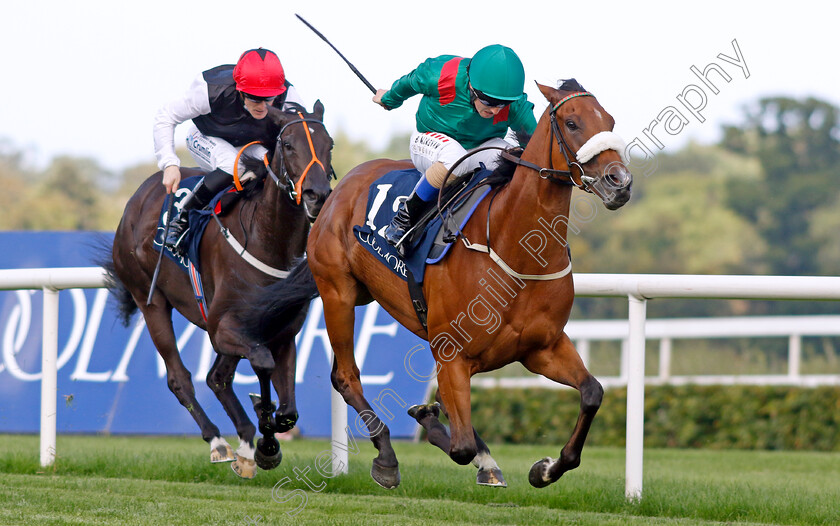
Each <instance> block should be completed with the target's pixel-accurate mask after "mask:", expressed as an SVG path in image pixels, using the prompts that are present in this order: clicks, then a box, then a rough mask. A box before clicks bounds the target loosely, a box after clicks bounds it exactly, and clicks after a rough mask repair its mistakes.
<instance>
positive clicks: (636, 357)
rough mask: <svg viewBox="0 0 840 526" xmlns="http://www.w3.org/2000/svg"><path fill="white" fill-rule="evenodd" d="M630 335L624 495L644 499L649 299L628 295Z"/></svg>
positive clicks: (628, 345) (632, 498) (633, 498)
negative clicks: (646, 346) (646, 349)
mask: <svg viewBox="0 0 840 526" xmlns="http://www.w3.org/2000/svg"><path fill="white" fill-rule="evenodd" d="M628 300H629V302H630V313H629V319H630V334H629V336H628V339H627V354H628V357H627V448H626V452H625V455H626V458H625V486H624V495H625V497H626V498H627V499H629V500H639V499H641V498H642V462H643V456H644V438H645V427H644V426H645V319H646V317H647V300H645V299H642V298H638V297H635V296H628Z"/></svg>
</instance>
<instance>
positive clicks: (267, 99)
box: [242, 92, 277, 104]
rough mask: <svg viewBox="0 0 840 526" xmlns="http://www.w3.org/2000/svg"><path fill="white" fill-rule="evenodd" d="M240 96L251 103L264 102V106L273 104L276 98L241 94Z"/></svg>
mask: <svg viewBox="0 0 840 526" xmlns="http://www.w3.org/2000/svg"><path fill="white" fill-rule="evenodd" d="M242 96H244V97H245V98H246V99H248V100H250V101H251V102H265V103H266V104H271V103H272V102H274V99H276V98H277V97H276V96H274V97H257V96H256V95H251V94H249V93H245V92H242Z"/></svg>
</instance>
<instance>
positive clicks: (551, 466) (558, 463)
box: [522, 333, 604, 488]
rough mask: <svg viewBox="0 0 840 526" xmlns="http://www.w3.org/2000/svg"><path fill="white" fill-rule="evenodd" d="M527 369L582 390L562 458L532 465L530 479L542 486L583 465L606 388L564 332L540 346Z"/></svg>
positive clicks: (562, 451) (528, 359)
mask: <svg viewBox="0 0 840 526" xmlns="http://www.w3.org/2000/svg"><path fill="white" fill-rule="evenodd" d="M522 363H523V364H524V365H525V367H527V368H528V370H530V371H532V372H535V373H537V374H541V375H543V376H545V377H546V378H549V379H551V380H554V381H555V382H559V383H562V384H565V385H569V386H571V387H574V388H575V389H577V390H578V391H579V392H580V412H579V413H578V419H577V422H576V423H575V428H574V430H573V431H572V436H571V437H570V438H569V441H568V442H566V445H565V446H563V449H562V450H561V451H560V458H558V459H556V460H555V459H552V458H550V457H546V458H544V459H542V460H539V461H537V462H536V463H534V465H533V466H532V467H531V472H530V473H529V475H528V481H529V482H530V483H531V485H532V486H534V487H537V488H542V487H545V486H548V485H549V484H551V483H553V482H555V481H557V479H559V478H560V477H561V476H562V475H563V473H565V472H566V471H569V470H570V469H574V468H576V467H578V466H579V465H580V455H581V451H582V450H583V444H584V442H585V441H586V435H587V434H588V433H589V427H590V426H591V425H592V420H593V419H594V418H595V413H597V412H598V408H600V407H601V399H602V398H603V396H604V389H603V388H602V387H601V384H600V383H599V382H598V380H596V379H595V377H594V376H592V375H591V374H590V373H589V371H588V370H587V369H586V367H585V366H584V365H583V361H582V360H581V359H580V356H579V355H578V353H577V351H576V350H575V346H574V345H573V344H572V342H571V340H569V337H568V336H566V334H565V333H564V334H563V337H562V339H561V340H560V342H559V343H558V344H557V345H556V346H555V347H554V348H548V349H541V350H539V351H536V352H534V353H532V354H530V355H528V356H527V357H526V358H525V359H523V360H522Z"/></svg>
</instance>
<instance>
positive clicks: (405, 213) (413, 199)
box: [385, 192, 432, 257]
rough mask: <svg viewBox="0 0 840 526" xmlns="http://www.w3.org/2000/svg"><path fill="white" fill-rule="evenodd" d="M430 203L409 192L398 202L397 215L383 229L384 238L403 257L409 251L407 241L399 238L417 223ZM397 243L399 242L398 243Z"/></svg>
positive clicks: (415, 193)
mask: <svg viewBox="0 0 840 526" xmlns="http://www.w3.org/2000/svg"><path fill="white" fill-rule="evenodd" d="M430 204H432V203H427V202H426V201H423V200H422V199H420V196H418V195H417V192H411V195H409V196H408V197H407V198H406V199H405V201H403V202H402V204H400V208H399V210H397V215H396V216H394V219H393V220H391V224H390V225H388V228H386V229H385V240H386V241H387V242H388V243H389V244H391V245H394V246H395V247H397V252H399V253H400V256H402V257H405V256H406V255H407V254H408V253H409V251H410V247H409V246H408V244H409V243H407V242H403V243H400V240H401V239H402V238H403V237H404V236H405V234H406V232H408V231H409V230H410V229H411V227H412V226H414V225H415V224H417V221H419V220H420V217H421V216H422V215H423V213H424V212H425V211H426V210H427V209H428V208H429V205H430ZM398 243H399V244H398Z"/></svg>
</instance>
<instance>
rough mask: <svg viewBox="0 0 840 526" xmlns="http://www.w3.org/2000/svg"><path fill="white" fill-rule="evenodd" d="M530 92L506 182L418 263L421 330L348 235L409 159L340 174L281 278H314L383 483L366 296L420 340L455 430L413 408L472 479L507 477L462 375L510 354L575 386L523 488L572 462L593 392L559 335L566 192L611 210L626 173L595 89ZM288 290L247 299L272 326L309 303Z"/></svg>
mask: <svg viewBox="0 0 840 526" xmlns="http://www.w3.org/2000/svg"><path fill="white" fill-rule="evenodd" d="M539 88H540V91H541V92H542V93H543V95H544V96H545V97H546V99H548V101H549V106H548V108H547V109H546V111H545V112H544V114H543V115H542V117H541V119H540V121H539V124H538V126H537V129H536V131H535V133H534V136H533V137H532V138H531V140H530V142H529V144H528V146H527V148H526V149H525V151H524V152H523V153H522V155H521V159H519V160H518V161H516V164H517V166H516V169H515V172H513V175H512V177H511V179H510V180H509V182H508V183H507V184H505V185H504V186H502V187H500V188H498V189H497V190H496V191H495V194H494V195H491V197H492V199H485V200H484V201H483V202H482V203H481V204H480V205H479V207H478V208H477V210H476V213H475V215H474V217H473V219H472V220H471V221H470V223H469V224H468V225H467V226H466V227H465V228H464V230H463V235H462V238H461V241H462V242H458V243H456V244H455V245H454V246H453V248H452V250H451V251H450V253H449V255H448V256H447V259H445V260H444V261H443V262H441V263H439V264H437V265H433V266H430V267H428V269H427V270H426V275H425V279H424V280H423V291H424V293H425V296H426V298H427V300H428V318H427V319H428V328H425V327H423V325H422V324H421V323H420V322H419V321H418V317H417V315H416V313H415V310H414V308H413V307H412V302H411V301H410V299H409V294H408V290H407V287H406V284H405V282H404V281H402V280H401V279H400V278H399V277H397V276H396V275H395V274H392V273H390V272H387V271H385V270H384V269H383V267H382V266H381V265H380V264H379V263H378V262H377V260H376V259H375V258H374V257H373V256H372V255H371V254H370V253H369V252H368V251H367V250H365V248H363V247H362V246H361V245H360V244H359V242H358V241H357V240H356V239H355V237H354V234H353V226H354V225H361V224H364V222H365V204H366V200H367V195H368V188H369V187H370V185H371V183H373V182H374V181H375V180H377V178H379V177H380V176H382V175H383V174H385V173H386V172H388V171H390V170H395V169H404V168H407V167H410V164H408V163H407V162H398V161H389V160H377V161H371V162H368V163H365V164H362V165H360V166H358V167H356V168H355V169H353V170H352V171H351V172H350V173H348V174H347V176H345V177H344V179H343V180H342V181H341V183H340V184H339V185H338V186H337V187H336V189H335V191H334V192H333V194H332V196H331V197H330V199H329V201H328V202H327V204H326V205H325V206H324V208H323V210H322V211H321V214H320V216H319V217H318V220H317V221H316V222H315V224H314V226H313V229H312V232H311V233H310V236H309V242H308V244H307V253H308V257H309V260H308V268H307V267H306V266H304V265H305V264H304V265H301V266H299V267H297V268H296V269H295V270H294V271H293V274H292V276H291V277H290V278H289V281H292V282H295V283H297V284H299V285H301V287H302V289H303V290H305V287H303V285H305V284H306V283H313V282H314V284H316V285H317V290H318V292H319V293H320V295H321V297H322V299H323V303H324V316H325V321H326V326H327V331H328V333H329V338H330V341H331V343H332V348H333V351H334V353H335V361H334V364H333V370H332V382H333V385H334V386H335V388H336V389H337V390H338V391H339V392H340V393H341V394H342V395H343V396H344V399H345V400H346V401H347V403H348V404H349V405H351V406H353V407H354V408H355V409H356V411H357V412H358V413H359V415H360V417H362V419H363V420H364V421H365V424H366V425H367V426H368V428H369V430H370V435H371V440H372V441H373V444H374V445H375V447H376V448H377V449H378V450H379V455H378V456H377V457H376V458H375V459H374V460H373V469H372V470H371V475H372V476H373V478H374V480H375V481H376V482H377V483H379V484H380V485H382V486H384V487H386V488H390V487H395V486H396V485H397V484H399V480H400V479H399V468H398V463H397V458H396V455H395V454H394V450H393V449H392V447H391V443H390V434H389V431H388V428H387V426H386V425H385V424H384V423H383V422H382V421H381V420H380V419H379V417H378V416H377V415H376V414H375V413H374V411H373V410H372V408H371V406H370V404H369V403H368V402H367V400H366V399H365V397H364V395H363V393H362V385H361V383H360V381H359V369H358V367H357V366H356V363H355V360H354V356H353V318H354V310H353V308H354V306H355V305H360V304H364V303H368V302H370V301H372V300H376V301H378V302H379V303H380V304H381V305H382V306H383V307H384V308H385V309H386V310H387V311H388V312H389V313H390V314H391V315H392V316H393V317H394V318H395V319H396V320H397V321H399V322H400V323H402V324H403V325H404V326H406V327H407V328H408V329H410V330H411V331H413V332H414V333H415V334H417V335H418V336H420V337H422V338H424V339H426V340H428V341H429V344H430V347H431V352H432V354H433V356H434V358H435V360H436V363H437V383H438V396H437V397H438V400H439V402H440V403H441V405H442V408H443V409H444V410H445V411H446V413H447V415H448V417H449V421H450V424H451V438H450V436H449V433H448V432H447V430H446V428H445V426H444V425H443V424H441V423H440V422H439V421H438V418H437V416H438V412H439V409H438V407H437V406H436V405H431V406H413V407H412V408H411V409H410V410H409V414H410V415H411V416H413V417H414V418H416V419H417V420H418V422H419V423H420V424H421V425H423V426H424V427H425V428H426V429H427V431H428V436H429V440H430V442H432V443H433V444H435V445H436V446H438V447H440V448H441V449H442V450H443V451H445V452H446V453H448V454H449V456H450V457H451V458H452V459H453V460H454V461H455V462H457V463H459V464H467V463H469V462H471V461H472V462H474V463H475V464H477V465H478V467H479V482H480V483H482V472H485V473H486V472H490V474H489V477H488V476H485V478H484V482H483V483H489V484H491V485H503V480H502V484H497V483H495V482H496V481H495V480H494V475H495V474H497V469H496V466H495V462H493V460H492V458H491V457H490V456H489V451H487V447H486V445H484V444H483V442H482V441H481V440H480V439H479V438H478V435H477V434H476V433H475V430H474V429H473V427H472V423H471V421H470V377H471V376H472V375H474V374H476V373H480V372H485V371H491V370H494V369H498V368H500V367H502V366H504V365H507V364H509V363H512V362H517V361H518V362H521V363H522V364H524V365H525V367H527V368H528V369H529V370H530V371H532V372H534V373H537V374H541V375H544V376H545V377H547V378H550V379H551V380H554V381H555V382H560V383H563V384H566V385H569V386H572V387H574V388H575V389H577V390H578V391H579V392H580V395H581V405H580V414H579V416H578V420H577V423H576V424H575V427H574V430H573V431H572V434H571V438H570V439H569V441H568V442H567V443H566V445H565V446H564V447H563V449H562V450H561V452H560V455H559V458H558V459H556V460H554V459H551V458H544V459H542V460H539V461H537V462H536V463H535V464H534V465H533V467H532V468H531V472H530V475H529V479H530V482H531V484H533V485H534V486H536V487H543V486H546V485H548V484H550V483H552V482H554V481H556V480H557V479H558V478H560V476H561V475H562V474H563V473H564V472H566V471H568V470H570V469H573V468H575V467H577V466H578V465H579V464H580V455H581V451H582V449H583V444H584V440H585V439H586V435H587V433H588V431H589V427H590V424H591V423H592V419H593V417H594V416H595V413H596V412H597V411H598V408H599V407H600V404H601V398H602V395H603V389H602V388H601V385H600V383H599V382H598V381H597V380H596V379H595V378H594V377H593V376H592V375H591V374H590V373H589V371H587V369H586V367H584V365H583V362H582V361H581V359H580V356H579V355H578V353H577V351H576V350H575V347H574V345H573V344H572V342H571V341H570V340H569V337H568V336H567V335H566V334H565V332H564V331H563V329H564V326H565V325H566V322H567V320H568V318H569V312H570V310H571V308H572V301H573V299H574V284H573V282H572V274H571V261H570V257H569V253H568V251H567V247H566V235H567V230H568V228H569V209H570V203H571V197H572V190H573V188H574V187H575V186H578V187H581V188H583V189H584V190H587V191H590V192H592V193H594V194H595V195H597V196H598V197H599V198H600V199H601V200H602V201H603V203H604V204H605V206H606V207H607V208H608V209H611V210H612V209H616V208H618V207H620V206H622V205H623V204H624V203H626V202H627V201H628V200H629V199H630V187H631V183H632V177H631V175H630V172H629V171H628V170H627V168H626V165H625V163H624V162H623V160H622V155H623V150H624V146H623V142H622V141H621V140H620V139H619V138H618V136H617V135H616V134H614V133H613V132H612V129H613V126H614V120H613V118H612V117H611V116H610V114H609V113H607V111H606V110H604V108H603V107H601V105H600V104H599V103H598V101H597V100H596V99H595V97H594V96H592V95H591V94H590V93H588V92H585V91H584V90H583V88H581V87H580V85H579V84H577V82H575V81H567V82H566V83H564V84H563V85H562V86H561V87H560V88H559V89H554V88H550V87H547V86H540V87H539ZM486 247H489V249H488V248H486ZM476 250H478V251H476ZM487 251H489V253H490V256H489V257H488V255H487V254H486V253H483V252H487ZM292 289H293V287H289V288H286V289H283V288H282V287H279V286H277V285H272V286H269V287H268V288H267V289H266V290H265V291H264V292H263V298H262V299H263V300H264V301H262V302H258V303H254V304H252V307H253V308H255V309H259V310H262V309H267V312H268V313H270V314H269V315H268V317H267V319H265V320H263V321H264V322H265V323H267V325H266V326H265V327H264V329H268V330H271V329H272V328H273V330H277V329H278V328H280V327H282V326H283V324H282V323H280V322H279V321H278V320H276V319H275V318H278V317H280V318H282V317H283V316H285V315H286V312H287V310H288V309H291V310H292V312H293V311H294V309H296V308H298V306H299V304H300V302H304V303H305V302H306V301H307V300H308V298H307V297H306V296H305V294H303V293H301V294H299V295H298V296H297V297H295V296H293V295H292V294H290V291H291V290H292ZM254 315H256V313H255V314H254ZM498 475H500V472H498ZM488 480H489V481H488Z"/></svg>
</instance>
